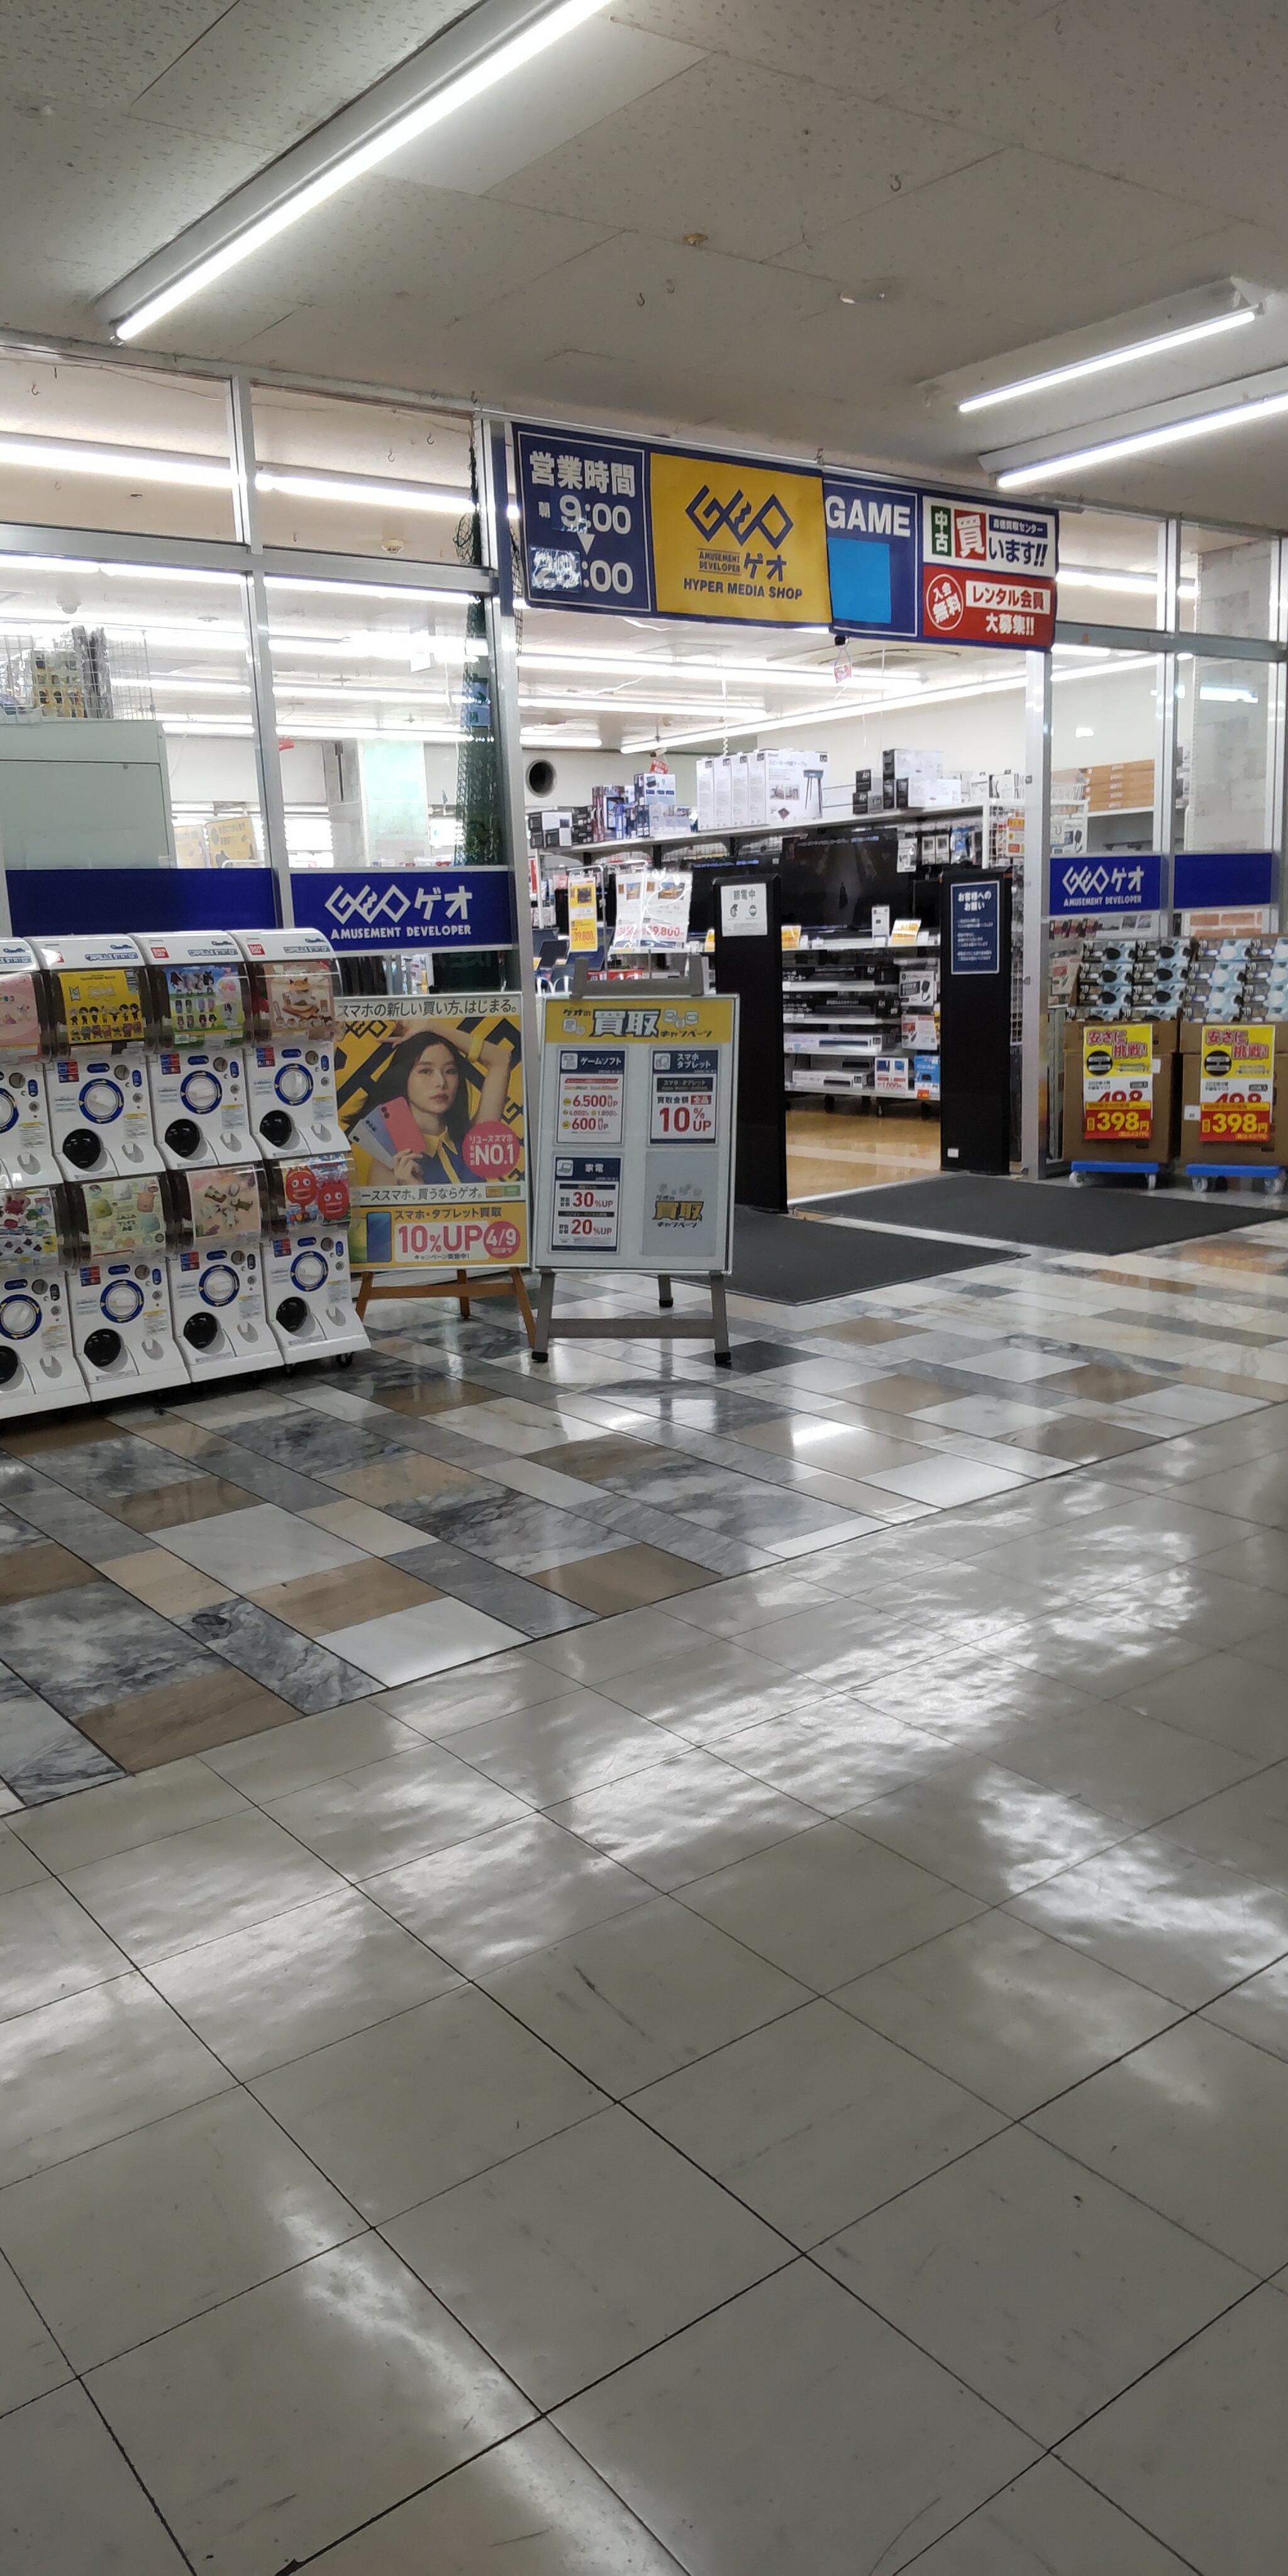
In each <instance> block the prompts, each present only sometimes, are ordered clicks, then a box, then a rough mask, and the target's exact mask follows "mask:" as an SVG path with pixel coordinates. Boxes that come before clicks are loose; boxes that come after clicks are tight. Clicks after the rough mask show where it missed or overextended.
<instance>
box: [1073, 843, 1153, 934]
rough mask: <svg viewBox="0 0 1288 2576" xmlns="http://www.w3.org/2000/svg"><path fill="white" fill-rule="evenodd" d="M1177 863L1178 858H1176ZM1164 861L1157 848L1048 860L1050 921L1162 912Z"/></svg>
mask: <svg viewBox="0 0 1288 2576" xmlns="http://www.w3.org/2000/svg"><path fill="white" fill-rule="evenodd" d="M1176 864H1177V866H1178V867H1179V866H1180V864H1181V862H1180V860H1179V859H1178V860H1177V862H1176ZM1162 907H1163V862H1162V859H1161V857H1160V856H1159V853H1158V852H1157V850H1149V851H1145V852H1143V853H1142V854H1141V855H1140V856H1139V857H1137V856H1133V857H1131V858H1126V859H1112V858H1108V857H1106V858H1095V857H1091V856H1089V855H1088V853H1087V852H1086V851H1085V850H1082V851H1079V852H1078V853H1077V854H1076V855H1074V856H1072V857H1064V858H1059V859H1052V861H1051V919H1052V921H1082V920H1090V919H1092V918H1093V917H1097V918H1103V919H1112V917H1113V915H1114V914H1115V913H1121V912H1161V910H1162Z"/></svg>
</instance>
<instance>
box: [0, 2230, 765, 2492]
mask: <svg viewBox="0 0 1288 2576" xmlns="http://www.w3.org/2000/svg"><path fill="white" fill-rule="evenodd" d="M3 2203H4V2195H3V2193H0V2207H3ZM739 2286H740V2287H741V2286H742V2285H741V2284H740V2285H739ZM71 2376H72V2371H71V2364H70V2363H69V2362H68V2361H67V2360H66V2359H65V2358H64V2356H63V2354H62V2353H61V2352H60V2351H59V2349H58V2346H57V2344H56V2343H55V2341H54V2338H53V2336H52V2335H51V2334H50V2333H49V2331H48V2329H47V2327H46V2326H44V2325H43V2324H42V2322H41V2320H40V2318H39V2316H38V2315H37V2313H36V2310H35V2309H34V2308H33V2306H32V2304H31V2301H30V2299H29V2298H28V2296H27V2293H26V2291H25V2290H24V2289H23V2287H22V2284H21V2282H20V2281H19V2280H18V2277H17V2275H16V2273H14V2272H11V2271H10V2269H9V2266H8V2264H7V2263H3V2262H0V2415H8V2414H9V2413H10V2412H11V2410H12V2408H13V2407H15V2406H26V2405H28V2404H29V2403H30V2401H31V2399H32V2398H33V2397H43V2396H45V2395H46V2394H47V2392H48V2390H50V2389H51V2388H62V2387H64V2386H65V2385H66V2382H67V2381H68V2380H69V2379H70V2378H71ZM3 2516H4V2501H3V2499H0V2535H3V2531H4V2519H3Z"/></svg>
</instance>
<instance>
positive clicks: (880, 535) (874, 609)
mask: <svg viewBox="0 0 1288 2576" xmlns="http://www.w3.org/2000/svg"><path fill="white" fill-rule="evenodd" d="M823 517H824V520H825V522H826V526H827V571H828V580H829V583H830V586H831V592H832V615H833V617H834V618H835V620H836V622H837V625H838V626H846V627H849V628H851V629H854V628H864V629H866V630H867V632H868V633H870V634H877V635H909V636H910V635H916V633H917V632H918V616H919V611H920V604H921V580H920V575H921V494H920V493H919V492H916V491H912V490H908V489H903V490H901V489H899V488H898V487H897V486H896V485H894V484H892V483H874V482H872V481H870V480H869V479H868V478H867V477H866V476H864V475H859V474H825V475H824V477H823Z"/></svg>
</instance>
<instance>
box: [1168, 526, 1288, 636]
mask: <svg viewBox="0 0 1288 2576" xmlns="http://www.w3.org/2000/svg"><path fill="white" fill-rule="evenodd" d="M1274 547H1275V540H1274V538H1273V537H1268V536H1254V535H1241V534H1240V533H1239V532H1238V530H1237V529H1230V528H1200V527H1196V526H1195V525H1194V524H1193V523H1192V521H1190V520H1188V519H1187V520H1185V521H1184V522H1183V524H1182V528H1181V587H1180V623H1181V625H1182V626H1183V627H1184V628H1185V630H1186V632H1187V633H1189V634H1195V633H1200V634H1204V635H1252V636H1263V637H1264V636H1269V635H1270V634H1271V633H1272V632H1273V627H1272V577H1273V570H1274Z"/></svg>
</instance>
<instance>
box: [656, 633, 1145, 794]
mask: <svg viewBox="0 0 1288 2576" xmlns="http://www.w3.org/2000/svg"><path fill="white" fill-rule="evenodd" d="M1181 658H1182V659H1185V658H1187V657H1186V656H1182V657H1181ZM1155 659H1156V656H1155V655H1154V654H1153V653H1115V654H1114V655H1113V658H1112V660H1106V661H1100V662H1096V663H1095V664H1094V665H1092V666H1090V667H1089V666H1088V665H1087V664H1086V663H1082V662H1080V663H1079V664H1078V666H1077V668H1076V669H1075V670H1072V671H1053V672H1052V674H1051V681H1052V686H1053V687H1055V688H1058V687H1059V686H1060V685H1061V683H1062V682H1064V681H1070V680H1072V681H1075V682H1076V681H1079V680H1099V679H1106V678H1110V677H1113V678H1117V677H1118V675H1119V674H1120V673H1121V672H1123V671H1140V670H1145V669H1147V668H1150V667H1152V665H1153V663H1154V661H1155ZM1024 687H1025V681H1024V678H1023V676H1022V675H1021V676H1018V677H1016V678H1010V677H1002V678H1000V679H996V680H955V681H949V682H947V683H946V684H945V685H944V686H943V687H942V688H928V689H922V690H920V691H919V692H918V693H917V695H916V696H915V697H908V698H894V699H891V698H865V699H864V700H862V701H861V702H860V703H857V704H856V703H854V702H853V701H851V702H850V703H849V704H848V705H847V704H841V705H840V706H837V705H823V706H817V707H796V708H793V710H792V713H791V714H790V715H786V716H772V717H770V718H769V719H768V720H767V721H766V722H765V723H763V724H759V725H729V726H728V727H723V728H722V727H718V726H714V725H713V726H708V727H707V728H706V730H705V731H703V732H697V733H694V732H687V731H686V732H684V733H672V734H664V735H663V736H662V737H661V747H662V749H663V751H680V750H683V749H685V747H686V746H687V745H689V744H692V743H698V742H709V741H710V740H711V739H712V737H713V735H714V734H716V733H717V732H719V731H727V732H728V733H731V734H738V733H788V732H791V731H792V730H793V729H800V730H803V729H804V727H805V726H806V725H811V726H812V725H825V724H846V723H854V722H856V721H862V720H865V719H866V718H867V717H869V716H889V715H902V714H906V713H907V712H908V711H909V710H910V709H912V708H915V707H929V706H950V705H954V704H956V703H959V702H961V701H963V700H965V699H968V698H992V697H1002V696H1005V695H1007V694H1008V693H1017V694H1018V693H1019V692H1020V691H1021V690H1023V688H1024ZM657 740H658V737H657V735H656V734H642V735H636V736H635V737H634V738H633V739H632V740H631V741H623V743H622V752H623V756H625V755H626V754H627V753H628V752H637V751H649V750H651V749H652V748H653V745H654V744H655V742H656V741H657ZM766 828H767V829H772V826H767V827H766Z"/></svg>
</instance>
